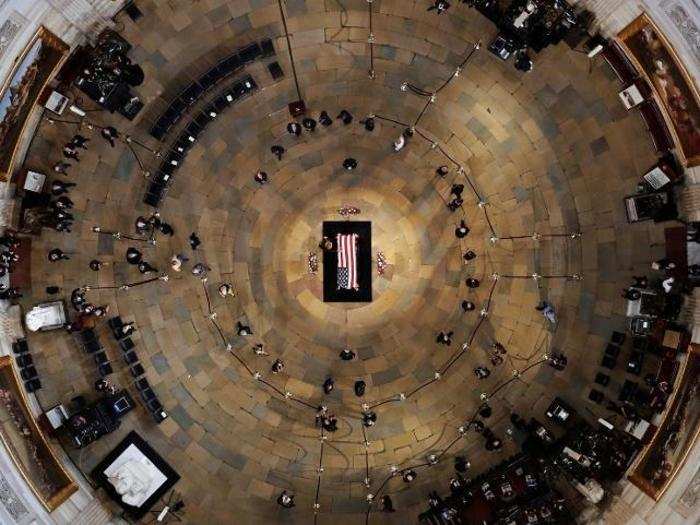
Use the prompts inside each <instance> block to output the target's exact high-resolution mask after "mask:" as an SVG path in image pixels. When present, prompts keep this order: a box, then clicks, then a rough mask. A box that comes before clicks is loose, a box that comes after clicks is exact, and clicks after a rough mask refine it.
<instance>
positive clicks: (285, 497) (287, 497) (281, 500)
mask: <svg viewBox="0 0 700 525" xmlns="http://www.w3.org/2000/svg"><path fill="white" fill-rule="evenodd" d="M277 504H278V505H280V506H281V507H284V508H285V509H291V508H293V507H294V505H295V504H294V494H289V493H287V491H286V490H283V491H282V494H280V495H279V497H278V498H277Z"/></svg>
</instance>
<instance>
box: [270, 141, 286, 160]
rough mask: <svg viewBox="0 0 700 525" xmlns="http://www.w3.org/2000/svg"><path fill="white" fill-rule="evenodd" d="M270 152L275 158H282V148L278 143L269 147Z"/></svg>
mask: <svg viewBox="0 0 700 525" xmlns="http://www.w3.org/2000/svg"><path fill="white" fill-rule="evenodd" d="M270 151H271V152H272V154H273V155H274V156H275V157H277V160H282V155H284V148H283V147H282V146H280V145H279V144H275V145H274V146H272V147H271V148H270Z"/></svg>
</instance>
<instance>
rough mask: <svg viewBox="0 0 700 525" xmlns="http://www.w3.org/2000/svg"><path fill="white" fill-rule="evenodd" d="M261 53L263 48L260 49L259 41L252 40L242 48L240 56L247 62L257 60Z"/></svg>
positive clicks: (242, 60)
mask: <svg viewBox="0 0 700 525" xmlns="http://www.w3.org/2000/svg"><path fill="white" fill-rule="evenodd" d="M261 54H262V49H260V45H259V44H258V43H257V42H252V43H250V44H248V45H247V46H245V47H244V48H243V49H241V50H240V51H239V53H238V56H239V57H240V59H241V62H244V63H247V62H253V61H254V60H257V59H258V58H259V57H260V55H261Z"/></svg>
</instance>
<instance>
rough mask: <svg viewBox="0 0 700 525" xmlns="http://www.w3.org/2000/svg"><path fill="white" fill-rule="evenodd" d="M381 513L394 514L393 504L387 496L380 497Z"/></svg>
mask: <svg viewBox="0 0 700 525" xmlns="http://www.w3.org/2000/svg"><path fill="white" fill-rule="evenodd" d="M382 512H396V509H395V508H394V502H393V501H391V496H389V494H384V495H383V496H382Z"/></svg>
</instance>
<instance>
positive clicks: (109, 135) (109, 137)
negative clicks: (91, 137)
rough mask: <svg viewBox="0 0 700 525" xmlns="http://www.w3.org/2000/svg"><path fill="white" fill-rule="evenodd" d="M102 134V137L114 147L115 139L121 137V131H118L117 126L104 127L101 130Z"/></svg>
mask: <svg viewBox="0 0 700 525" xmlns="http://www.w3.org/2000/svg"><path fill="white" fill-rule="evenodd" d="M100 135H102V138H103V139H105V140H106V141H107V142H109V145H110V146H112V147H114V139H117V138H119V132H118V131H117V128H114V127H112V126H107V127H106V128H102V129H101V130H100Z"/></svg>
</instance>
